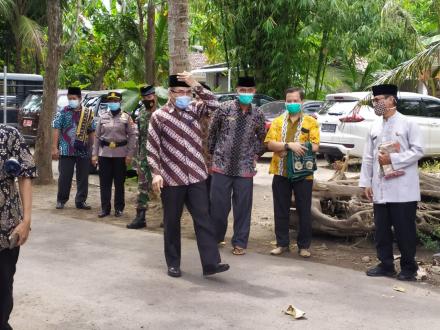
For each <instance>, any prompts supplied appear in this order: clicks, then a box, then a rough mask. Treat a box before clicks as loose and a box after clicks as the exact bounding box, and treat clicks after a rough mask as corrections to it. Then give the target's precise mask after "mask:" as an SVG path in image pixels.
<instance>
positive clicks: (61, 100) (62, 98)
mask: <svg viewBox="0 0 440 330" xmlns="http://www.w3.org/2000/svg"><path fill="white" fill-rule="evenodd" d="M68 104H69V100H68V99H67V95H59V96H58V102H57V110H58V111H59V110H61V109H63V108H64V107H67V105H68Z"/></svg>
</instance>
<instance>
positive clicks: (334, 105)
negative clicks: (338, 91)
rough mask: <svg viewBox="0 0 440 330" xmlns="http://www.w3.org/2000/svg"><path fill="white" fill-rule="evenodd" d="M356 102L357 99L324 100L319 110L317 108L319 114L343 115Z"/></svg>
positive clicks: (351, 108) (352, 107)
mask: <svg viewBox="0 0 440 330" xmlns="http://www.w3.org/2000/svg"><path fill="white" fill-rule="evenodd" d="M357 104H358V101H350V102H339V101H338V102H337V101H333V100H332V101H326V102H325V103H324V105H323V106H322V108H321V110H319V112H318V113H319V114H320V115H325V114H329V115H343V114H346V113H349V112H350V111H351V110H353V109H354V107H355V106H356V105H357Z"/></svg>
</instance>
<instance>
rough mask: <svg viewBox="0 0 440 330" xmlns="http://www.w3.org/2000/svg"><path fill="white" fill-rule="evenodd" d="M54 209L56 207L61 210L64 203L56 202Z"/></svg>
mask: <svg viewBox="0 0 440 330" xmlns="http://www.w3.org/2000/svg"><path fill="white" fill-rule="evenodd" d="M56 209H57V210H62V209H64V203H61V202H57V206H56Z"/></svg>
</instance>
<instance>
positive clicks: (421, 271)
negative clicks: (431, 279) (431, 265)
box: [416, 267, 428, 281]
mask: <svg viewBox="0 0 440 330" xmlns="http://www.w3.org/2000/svg"><path fill="white" fill-rule="evenodd" d="M416 278H417V280H418V281H424V280H426V279H427V278H428V274H427V273H426V269H425V268H423V267H419V269H418V270H417V276H416Z"/></svg>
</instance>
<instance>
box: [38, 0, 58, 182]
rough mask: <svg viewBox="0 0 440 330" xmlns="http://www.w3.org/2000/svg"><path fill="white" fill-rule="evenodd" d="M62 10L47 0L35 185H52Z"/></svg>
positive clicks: (55, 0)
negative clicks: (41, 104) (54, 117)
mask: <svg viewBox="0 0 440 330" xmlns="http://www.w3.org/2000/svg"><path fill="white" fill-rule="evenodd" d="M62 24H63V22H62V13H61V4H60V0H47V26H48V44H47V58H46V65H45V76H44V83H43V88H44V91H43V108H42V111H41V115H40V120H39V125H38V135H37V140H36V144H35V162H36V165H37V168H38V173H39V176H38V178H37V180H36V183H37V184H51V183H52V181H53V174H52V158H51V153H50V152H48V151H49V150H51V146H52V125H51V123H52V117H53V114H54V110H55V109H56V106H57V95H58V73H59V67H60V60H61V55H62V45H61V36H62V33H63V30H62Z"/></svg>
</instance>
